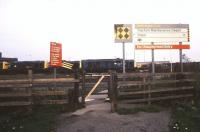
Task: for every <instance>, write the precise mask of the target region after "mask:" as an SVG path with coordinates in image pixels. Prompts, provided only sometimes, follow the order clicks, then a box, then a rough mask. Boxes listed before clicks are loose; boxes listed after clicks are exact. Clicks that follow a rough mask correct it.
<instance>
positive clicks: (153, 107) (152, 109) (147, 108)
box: [117, 105, 163, 115]
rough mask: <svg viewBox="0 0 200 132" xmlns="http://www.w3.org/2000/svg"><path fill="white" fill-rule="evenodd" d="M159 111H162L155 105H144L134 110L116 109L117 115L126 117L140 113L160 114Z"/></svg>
mask: <svg viewBox="0 0 200 132" xmlns="http://www.w3.org/2000/svg"><path fill="white" fill-rule="evenodd" d="M161 110H163V108H162V107H159V106H156V105H145V106H138V107H134V108H119V109H117V113H118V114H121V115H127V114H135V113H138V112H141V111H143V112H151V113H153V112H160V111H161Z"/></svg>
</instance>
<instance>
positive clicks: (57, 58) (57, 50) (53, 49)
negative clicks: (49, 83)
mask: <svg viewBox="0 0 200 132" xmlns="http://www.w3.org/2000/svg"><path fill="white" fill-rule="evenodd" d="M50 66H52V67H59V66H62V44H60V43H56V42H50Z"/></svg>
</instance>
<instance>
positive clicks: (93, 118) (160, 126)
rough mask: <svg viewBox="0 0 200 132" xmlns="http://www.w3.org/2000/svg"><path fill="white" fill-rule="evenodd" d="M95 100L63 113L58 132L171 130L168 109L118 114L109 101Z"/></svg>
mask: <svg viewBox="0 0 200 132" xmlns="http://www.w3.org/2000/svg"><path fill="white" fill-rule="evenodd" d="M94 102H95V104H94ZM94 102H93V103H91V102H90V103H88V105H87V108H85V109H81V110H78V111H76V112H74V113H71V114H63V115H62V116H61V117H60V119H59V121H58V127H57V130H56V132H169V129H168V123H169V120H170V113H169V112H167V111H162V112H158V113H145V112H139V113H137V114H133V115H118V114H117V113H111V112H110V104H109V103H105V102H104V101H102V100H101V99H96V100H95V101H94Z"/></svg>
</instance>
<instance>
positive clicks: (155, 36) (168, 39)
mask: <svg viewBox="0 0 200 132" xmlns="http://www.w3.org/2000/svg"><path fill="white" fill-rule="evenodd" d="M135 28H136V30H137V33H136V36H135V37H136V39H137V44H148V43H149V44H150V43H154V44H156V43H159V44H171V43H179V42H182V43H184V42H189V41H190V36H189V24H136V25H135Z"/></svg>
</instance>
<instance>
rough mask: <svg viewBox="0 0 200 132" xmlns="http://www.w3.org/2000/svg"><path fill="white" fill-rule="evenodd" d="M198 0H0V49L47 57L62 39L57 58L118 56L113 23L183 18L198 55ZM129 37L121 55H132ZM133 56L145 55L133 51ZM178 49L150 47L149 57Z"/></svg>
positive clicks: (199, 57) (173, 57)
mask: <svg viewBox="0 0 200 132" xmlns="http://www.w3.org/2000/svg"><path fill="white" fill-rule="evenodd" d="M199 5H200V2H199V1H198V0H0V52H2V53H3V56H6V57H18V58H19V60H49V49H50V42H51V41H55V42H59V43H62V46H63V59H66V60H80V59H94V58H102V59H103V58H121V57H122V44H120V43H114V24H118V23H120V24H121V23H124V24H133V29H134V25H135V24H140V23H146V24H149V23H155V24H157V23H158V24H178V23H183V24H189V25H190V33H191V34H190V36H191V37H190V38H191V42H190V45H191V49H190V50H184V51H183V53H185V54H186V55H187V56H188V57H190V58H192V60H193V61H200V51H199V45H200V43H199V42H200V31H199V30H200V17H199V12H200V8H199ZM134 45H135V41H134V42H133V43H127V44H126V58H127V59H134ZM135 57H136V61H150V60H151V54H150V52H149V51H136V54H135ZM178 58H179V52H178V50H158V51H157V50H156V51H155V60H156V61H160V60H166V61H167V60H169V61H174V62H175V61H178Z"/></svg>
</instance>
